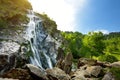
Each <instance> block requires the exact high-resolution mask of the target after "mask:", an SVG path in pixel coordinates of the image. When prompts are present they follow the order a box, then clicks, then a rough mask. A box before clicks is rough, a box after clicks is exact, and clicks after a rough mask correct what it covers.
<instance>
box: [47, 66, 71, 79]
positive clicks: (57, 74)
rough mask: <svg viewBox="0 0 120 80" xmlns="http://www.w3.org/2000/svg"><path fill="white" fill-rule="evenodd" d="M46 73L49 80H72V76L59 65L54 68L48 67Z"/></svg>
mask: <svg viewBox="0 0 120 80" xmlns="http://www.w3.org/2000/svg"><path fill="white" fill-rule="evenodd" d="M46 73H47V77H48V78H49V80H70V76H69V75H67V74H66V73H65V72H64V71H63V70H61V69H59V68H57V67H55V68H53V69H47V70H46Z"/></svg>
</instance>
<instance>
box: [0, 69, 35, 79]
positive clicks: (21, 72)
mask: <svg viewBox="0 0 120 80" xmlns="http://www.w3.org/2000/svg"><path fill="white" fill-rule="evenodd" d="M1 77H2V78H13V79H19V80H33V79H32V77H31V76H30V74H29V72H28V71H27V70H25V69H20V68H17V69H12V70H10V71H8V72H6V73H5V74H3V75H2V76H1Z"/></svg>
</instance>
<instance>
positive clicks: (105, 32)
mask: <svg viewBox="0 0 120 80" xmlns="http://www.w3.org/2000/svg"><path fill="white" fill-rule="evenodd" d="M99 31H100V32H102V33H103V34H109V33H110V32H109V31H108V30H103V29H102V30H95V31H94V32H99Z"/></svg>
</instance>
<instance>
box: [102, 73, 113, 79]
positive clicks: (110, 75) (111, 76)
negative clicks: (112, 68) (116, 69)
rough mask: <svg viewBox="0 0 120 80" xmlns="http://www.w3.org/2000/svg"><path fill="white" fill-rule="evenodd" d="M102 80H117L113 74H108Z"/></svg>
mask: <svg viewBox="0 0 120 80" xmlns="http://www.w3.org/2000/svg"><path fill="white" fill-rule="evenodd" d="M102 80H115V79H114V77H113V75H112V73H111V72H108V73H106V74H105V75H104V77H103V79H102Z"/></svg>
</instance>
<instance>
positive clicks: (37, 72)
mask: <svg viewBox="0 0 120 80" xmlns="http://www.w3.org/2000/svg"><path fill="white" fill-rule="evenodd" d="M26 67H27V68H28V69H29V70H30V72H31V73H32V75H34V76H33V77H36V78H38V79H40V80H48V78H47V77H46V73H45V72H44V71H42V70H41V69H40V68H38V67H37V66H34V65H32V64H26Z"/></svg>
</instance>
